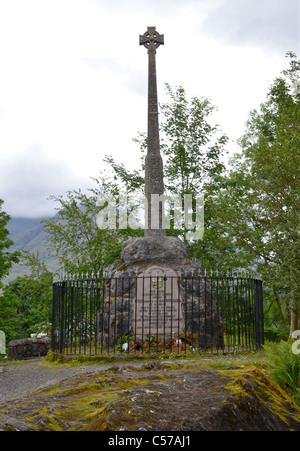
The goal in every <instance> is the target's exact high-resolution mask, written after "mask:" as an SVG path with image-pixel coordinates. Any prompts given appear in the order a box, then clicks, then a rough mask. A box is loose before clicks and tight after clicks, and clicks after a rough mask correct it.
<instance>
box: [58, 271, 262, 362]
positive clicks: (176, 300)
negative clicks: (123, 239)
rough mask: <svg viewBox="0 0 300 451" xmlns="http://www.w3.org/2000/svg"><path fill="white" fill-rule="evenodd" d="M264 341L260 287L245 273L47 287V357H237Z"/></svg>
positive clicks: (68, 280) (127, 278) (65, 283)
mask: <svg viewBox="0 0 300 451" xmlns="http://www.w3.org/2000/svg"><path fill="white" fill-rule="evenodd" d="M263 342H264V330H263V293H262V281H261V280H259V279H258V278H255V277H251V275H249V274H239V273H236V274H230V275H229V274H228V273H227V275H221V276H220V275H212V274H211V275H210V276H208V275H200V276H195V277H194V276H184V275H183V276H180V277H174V276H169V277H168V276H167V275H166V274H165V275H163V276H162V275H161V274H160V275H158V274H157V275H155V274H154V275H151V276H145V275H130V274H128V273H126V274H124V277H122V276H121V277H116V278H109V279H104V278H98V277H91V278H88V277H86V278H84V277H82V278H74V277H68V278H66V280H62V281H58V282H55V283H54V284H53V324H52V350H53V351H57V352H61V353H69V354H87V353H88V354H91V355H97V354H106V353H112V354H116V353H136V354H143V353H145V354H146V353H158V352H162V353H167V352H175V353H177V352H191V353H197V352H236V351H238V350H251V349H259V348H260V347H261V345H262V344H263Z"/></svg>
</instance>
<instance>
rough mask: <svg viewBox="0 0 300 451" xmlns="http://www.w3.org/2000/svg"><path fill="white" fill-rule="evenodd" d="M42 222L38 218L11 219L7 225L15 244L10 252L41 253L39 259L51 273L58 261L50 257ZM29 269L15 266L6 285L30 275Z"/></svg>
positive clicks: (6, 279)
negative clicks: (17, 278) (19, 277)
mask: <svg viewBox="0 0 300 451" xmlns="http://www.w3.org/2000/svg"><path fill="white" fill-rule="evenodd" d="M41 220H42V218H40V219H37V218H33V219H32V218H11V220H10V222H9V223H8V225H7V229H8V231H9V234H10V235H9V237H10V239H11V240H12V241H13V242H14V245H13V246H11V248H10V251H11V252H13V251H20V250H24V251H29V252H31V253H37V252H38V253H39V257H40V259H41V260H43V261H44V262H45V264H46V266H47V268H48V269H49V271H56V269H57V259H56V258H55V257H54V255H53V254H52V255H51V254H50V255H49V250H48V249H47V247H48V246H49V244H48V243H47V238H48V234H47V233H46V232H45V231H44V227H43V225H42V224H41ZM28 272H29V269H28V268H27V267H26V266H23V265H20V264H15V265H13V267H12V269H11V271H10V273H9V275H8V276H7V277H6V278H5V280H4V283H8V282H10V281H11V280H14V279H15V278H16V277H18V276H22V275H25V274H28Z"/></svg>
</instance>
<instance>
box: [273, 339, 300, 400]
mask: <svg viewBox="0 0 300 451" xmlns="http://www.w3.org/2000/svg"><path fill="white" fill-rule="evenodd" d="M264 350H265V351H266V354H267V358H268V360H269V366H270V377H271V379H273V380H274V381H275V382H277V383H278V385H280V386H281V387H282V388H283V389H285V390H286V391H287V393H289V394H290V395H291V396H292V397H293V398H294V399H295V401H297V403H298V402H300V354H294V353H293V352H292V346H291V345H290V344H288V343H286V342H285V341H281V342H280V343H279V344H272V345H270V344H269V345H267V346H265V347H264Z"/></svg>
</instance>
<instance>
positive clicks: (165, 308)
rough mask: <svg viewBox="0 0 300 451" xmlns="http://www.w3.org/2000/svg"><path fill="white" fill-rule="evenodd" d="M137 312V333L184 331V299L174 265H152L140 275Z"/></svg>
mask: <svg viewBox="0 0 300 451" xmlns="http://www.w3.org/2000/svg"><path fill="white" fill-rule="evenodd" d="M134 315H135V316H134V319H135V321H136V334H137V335H151V336H152V335H154V336H155V335H168V336H174V335H176V334H180V332H181V323H182V312H181V302H180V297H179V290H178V275H177V273H176V272H175V271H174V270H173V269H170V268H167V269H165V270H164V269H163V268H161V267H159V266H152V267H151V268H148V269H147V270H146V271H145V274H144V276H143V277H141V276H140V277H138V278H137V297H136V301H135V312H134Z"/></svg>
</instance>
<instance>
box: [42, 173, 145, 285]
mask: <svg viewBox="0 0 300 451" xmlns="http://www.w3.org/2000/svg"><path fill="white" fill-rule="evenodd" d="M94 181H95V183H96V185H97V186H96V188H94V189H91V190H89V193H88V194H86V193H82V192H81V190H73V191H72V190H70V191H68V192H67V193H66V196H62V195H61V196H57V197H52V199H54V200H55V201H56V202H57V203H58V204H59V207H57V210H58V214H57V215H56V216H55V217H54V218H52V219H50V220H44V221H42V222H43V223H44V227H45V231H46V232H48V233H49V243H50V246H51V249H52V251H54V252H56V255H57V257H58V258H59V262H60V266H61V269H62V270H63V271H65V272H67V273H70V274H80V275H81V274H82V273H83V274H86V273H89V274H91V273H94V274H100V275H101V276H102V275H103V274H104V272H105V270H106V268H107V267H108V266H109V265H110V264H112V263H113V262H114V261H115V260H117V259H119V258H120V253H121V249H122V245H123V243H124V241H126V240H127V239H129V238H130V237H133V236H138V235H140V234H141V231H140V230H138V229H134V230H133V229H132V228H130V227H128V228H125V229H120V228H119V224H118V212H119V211H118V209H119V196H120V195H121V193H122V188H121V186H120V184H116V183H114V181H113V180H111V179H109V176H108V175H101V176H100V177H99V178H98V179H94ZM108 204H111V205H110V208H107V207H108ZM114 205H115V208H114ZM102 210H104V212H105V213H104V215H103V216H104V217H105V216H106V214H107V215H108V213H106V212H109V213H110V214H111V215H113V214H115V217H116V221H115V223H114V224H110V223H109V221H107V223H106V222H105V221H106V219H104V224H103V227H102V228H99V224H97V217H99V214H100V212H101V211H102ZM113 210H114V211H113ZM127 213H128V214H129V213H130V212H126V214H127ZM108 219H109V218H108Z"/></svg>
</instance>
